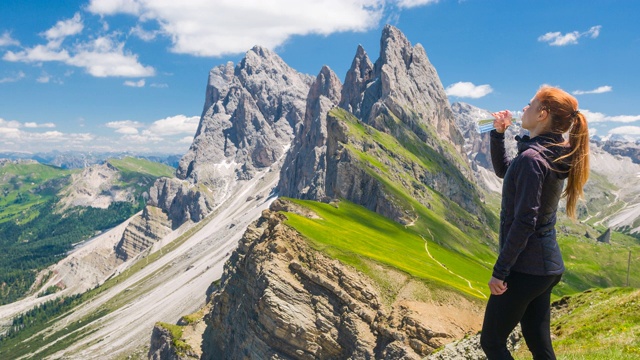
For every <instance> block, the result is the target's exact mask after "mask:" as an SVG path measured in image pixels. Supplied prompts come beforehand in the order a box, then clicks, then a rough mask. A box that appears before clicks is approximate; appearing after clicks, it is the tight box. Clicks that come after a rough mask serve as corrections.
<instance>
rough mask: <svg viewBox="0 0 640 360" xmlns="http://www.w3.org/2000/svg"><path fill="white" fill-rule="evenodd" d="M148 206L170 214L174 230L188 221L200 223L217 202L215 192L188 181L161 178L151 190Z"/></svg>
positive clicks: (169, 217)
mask: <svg viewBox="0 0 640 360" xmlns="http://www.w3.org/2000/svg"><path fill="white" fill-rule="evenodd" d="M147 204H149V205H151V206H154V207H158V208H160V209H162V210H164V211H165V212H166V213H167V214H168V219H169V221H170V224H171V228H172V229H176V228H178V227H179V226H180V225H182V224H184V223H185V222H187V221H192V222H198V221H200V220H202V219H204V217H205V216H206V215H207V214H208V213H209V212H211V210H212V209H213V208H214V206H215V204H216V202H215V199H214V196H213V192H212V191H211V190H210V189H209V188H207V187H205V186H198V185H194V184H192V183H190V182H188V181H186V180H179V179H169V178H160V179H158V180H156V182H155V184H154V185H153V187H152V188H151V189H149V201H148V202H147Z"/></svg>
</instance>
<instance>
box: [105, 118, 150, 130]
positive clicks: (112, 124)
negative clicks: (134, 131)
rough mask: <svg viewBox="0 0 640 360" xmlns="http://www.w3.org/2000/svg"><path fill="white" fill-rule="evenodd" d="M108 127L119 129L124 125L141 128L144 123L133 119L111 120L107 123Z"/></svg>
mask: <svg viewBox="0 0 640 360" xmlns="http://www.w3.org/2000/svg"><path fill="white" fill-rule="evenodd" d="M106 126H107V127H108V128H112V129H119V128H123V127H132V128H141V127H144V124H143V123H141V122H138V121H133V120H121V121H111V122H108V123H107V124H106Z"/></svg>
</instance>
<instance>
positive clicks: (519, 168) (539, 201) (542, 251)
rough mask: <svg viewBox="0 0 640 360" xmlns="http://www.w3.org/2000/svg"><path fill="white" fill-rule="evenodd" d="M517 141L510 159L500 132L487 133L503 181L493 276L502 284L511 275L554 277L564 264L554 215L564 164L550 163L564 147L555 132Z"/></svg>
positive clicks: (496, 171) (561, 270)
mask: <svg viewBox="0 0 640 360" xmlns="http://www.w3.org/2000/svg"><path fill="white" fill-rule="evenodd" d="M517 139H518V155H517V156H516V157H515V158H513V160H510V159H508V158H507V156H506V153H505V148H504V134H500V133H498V132H497V131H495V130H494V131H492V132H491V161H492V163H493V169H494V171H495V173H496V175H498V177H500V178H503V179H504V181H503V185H502V210H501V211H500V254H499V256H498V260H497V261H496V264H495V266H494V267H493V277H495V278H496V279H500V280H504V279H505V278H506V277H507V276H508V275H509V273H510V272H511V271H512V270H513V271H517V272H521V273H525V274H531V275H560V274H562V273H563V272H564V262H563V261H562V254H561V253H560V248H559V246H558V242H557V241H556V231H555V224H556V212H557V210H558V201H559V200H560V197H561V195H562V189H563V185H564V179H566V178H567V176H568V174H569V166H568V165H567V162H566V161H561V162H555V163H554V162H553V160H554V159H557V158H558V157H559V156H561V155H563V154H566V153H567V151H568V150H569V149H568V146H565V145H558V144H561V143H563V142H564V139H563V138H562V135H560V134H543V135H539V136H536V137H535V138H533V139H530V138H529V137H528V136H525V137H524V138H519V137H518V138H517Z"/></svg>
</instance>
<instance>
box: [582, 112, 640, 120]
mask: <svg viewBox="0 0 640 360" xmlns="http://www.w3.org/2000/svg"><path fill="white" fill-rule="evenodd" d="M580 112H582V113H583V114H584V116H585V117H586V118H587V121H588V122H589V123H599V122H621V123H631V122H635V121H640V115H616V116H609V115H605V114H603V113H600V112H595V111H589V110H583V109H580Z"/></svg>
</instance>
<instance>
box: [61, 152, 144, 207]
mask: <svg viewBox="0 0 640 360" xmlns="http://www.w3.org/2000/svg"><path fill="white" fill-rule="evenodd" d="M119 179H120V172H119V171H118V169H117V168H115V167H114V166H113V165H111V164H109V163H104V164H102V165H92V166H89V167H87V168H85V169H84V170H82V172H80V173H77V174H73V175H71V184H70V186H68V187H67V188H66V189H65V190H64V191H63V192H62V194H61V198H60V202H59V206H60V208H59V209H58V212H63V211H64V210H65V209H68V208H70V207H73V206H85V207H88V206H91V207H95V208H102V209H106V208H108V207H109V205H111V203H112V202H114V201H128V202H133V201H135V195H134V190H133V188H120V187H119V186H116V183H117V181H118V180H119Z"/></svg>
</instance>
